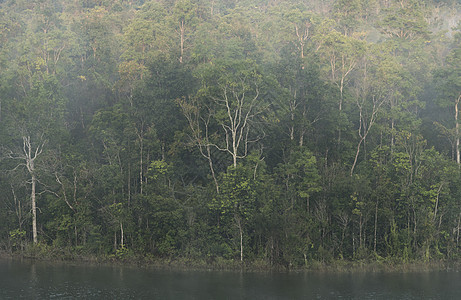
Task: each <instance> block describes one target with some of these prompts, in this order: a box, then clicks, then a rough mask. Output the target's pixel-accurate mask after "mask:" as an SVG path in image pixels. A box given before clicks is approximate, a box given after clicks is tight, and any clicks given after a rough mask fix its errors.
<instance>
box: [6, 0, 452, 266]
mask: <svg viewBox="0 0 461 300" xmlns="http://www.w3.org/2000/svg"><path fill="white" fill-rule="evenodd" d="M460 21H461V5H460V4H459V2H458V1H455V0H445V1H444V0H438V1H436V0H348V1H344V0H328V1H321V0H305V1H301V0H280V1H278V0H272V1H271V0H244V1H220V0H152V1H142V0H130V1H127V0H112V1H104V0H101V1H96V0H34V1H26V0H4V1H0V249H1V250H5V251H27V249H32V248H33V249H47V251H51V252H53V251H56V253H58V252H59V253H72V255H78V256H104V257H109V256H110V257H115V258H130V257H150V258H154V259H155V258H161V259H165V258H168V259H179V258H181V259H191V260H206V261H207V262H214V261H216V260H235V261H248V262H255V261H260V262H263V263H265V264H267V265H284V266H295V267H299V266H304V265H309V263H310V262H312V261H317V262H326V263H328V262H332V261H334V260H341V259H346V260H360V259H373V260H374V259H378V260H380V259H389V260H392V261H398V262H407V261H411V260H423V261H427V260H430V259H443V258H445V259H457V258H459V257H460V255H461V239H460V231H461V158H460V157H461V155H460V152H461V149H460V135H461V133H460V128H459V123H460V118H461V116H460V115H459V110H460V100H461V23H460Z"/></svg>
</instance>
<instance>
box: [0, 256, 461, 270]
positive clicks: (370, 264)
mask: <svg viewBox="0 0 461 300" xmlns="http://www.w3.org/2000/svg"><path fill="white" fill-rule="evenodd" d="M0 259H6V260H26V261H31V262H43V263H51V264H69V265H82V266H83V265H89V266H118V267H129V268H143V269H157V270H173V271H229V272H235V271H238V272H248V273H274V272H275V273H413V272H433V271H458V270H461V261H458V260H430V261H418V260H413V261H409V262H398V261H391V260H382V261H377V260H359V261H353V260H334V261H332V262H330V263H322V262H318V261H310V262H309V264H308V265H307V266H302V267H291V268H290V267H287V266H282V265H272V266H270V265H268V264H267V263H265V262H263V261H246V262H243V263H241V262H240V261H234V260H224V259H216V260H214V261H213V262H211V263H210V262H206V261H205V260H200V259H186V258H175V259H165V258H148V257H137V258H129V259H118V258H113V257H108V256H107V257H98V256H81V255H79V256H77V257H72V258H69V257H46V256H37V255H35V256H31V255H26V254H25V253H8V252H4V251H0Z"/></svg>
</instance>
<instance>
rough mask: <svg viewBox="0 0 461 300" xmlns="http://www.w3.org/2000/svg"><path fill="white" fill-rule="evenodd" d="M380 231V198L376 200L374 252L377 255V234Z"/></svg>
mask: <svg viewBox="0 0 461 300" xmlns="http://www.w3.org/2000/svg"><path fill="white" fill-rule="evenodd" d="M377 231H378V198H376V205H375V237H374V245H373V251H374V252H375V253H376V233H377Z"/></svg>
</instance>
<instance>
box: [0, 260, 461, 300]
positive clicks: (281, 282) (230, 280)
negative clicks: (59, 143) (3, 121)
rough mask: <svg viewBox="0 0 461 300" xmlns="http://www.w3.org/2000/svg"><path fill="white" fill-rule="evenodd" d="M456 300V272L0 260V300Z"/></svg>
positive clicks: (460, 293) (459, 293) (460, 279)
mask: <svg viewBox="0 0 461 300" xmlns="http://www.w3.org/2000/svg"><path fill="white" fill-rule="evenodd" d="M18 298H19V299H21V298H22V299H82V298H83V299H461V274H460V273H459V272H457V271H431V272H427V271H426V272H410V273H397V272H396V273H360V272H359V273H342V274H335V273H313V272H310V273H243V272H224V271H222V272H220V271H172V270H158V269H149V268H136V267H126V266H125V267H122V266H97V265H72V264H55V263H46V262H33V261H18V260H6V259H3V260H0V299H18Z"/></svg>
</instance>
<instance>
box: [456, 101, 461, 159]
mask: <svg viewBox="0 0 461 300" xmlns="http://www.w3.org/2000/svg"><path fill="white" fill-rule="evenodd" d="M460 100H461V95H459V97H458V99H456V102H455V135H456V163H458V166H459V165H460V163H461V157H460V150H459V122H458V113H459V108H458V105H459V101H460Z"/></svg>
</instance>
